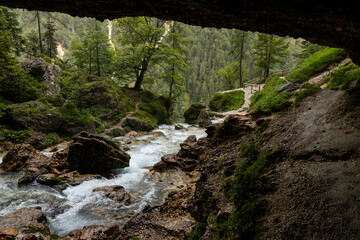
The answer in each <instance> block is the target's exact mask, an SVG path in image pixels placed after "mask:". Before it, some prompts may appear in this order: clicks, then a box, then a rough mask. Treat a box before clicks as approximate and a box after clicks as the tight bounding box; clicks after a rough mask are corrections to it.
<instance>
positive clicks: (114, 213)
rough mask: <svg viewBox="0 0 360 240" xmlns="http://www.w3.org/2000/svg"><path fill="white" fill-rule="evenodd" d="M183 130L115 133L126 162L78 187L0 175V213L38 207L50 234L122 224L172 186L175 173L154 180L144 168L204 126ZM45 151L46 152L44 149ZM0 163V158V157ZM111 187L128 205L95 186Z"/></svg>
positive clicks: (164, 128) (200, 134) (199, 133)
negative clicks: (125, 147)
mask: <svg viewBox="0 0 360 240" xmlns="http://www.w3.org/2000/svg"><path fill="white" fill-rule="evenodd" d="M183 126H184V127H185V129H182V130H175V129H174V126H165V125H164V126H160V127H159V128H158V129H156V130H154V131H152V132H151V133H149V134H146V135H142V136H139V137H119V138H115V140H117V141H120V142H122V143H128V142H131V144H129V147H130V150H129V151H128V154H130V156H131V160H130V166H129V167H127V168H124V169H121V170H118V172H117V174H116V176H115V177H114V178H112V179H96V180H91V181H85V182H83V183H82V184H80V185H78V186H68V187H67V188H66V189H65V190H63V191H61V190H56V189H54V188H51V187H47V186H43V185H40V184H38V183H36V182H34V183H32V184H30V185H29V186H26V187H18V186H17V180H18V179H19V178H20V177H21V174H15V173H5V172H2V173H0V216H3V215H5V214H7V213H10V212H13V211H15V210H17V209H20V208H24V207H34V206H40V207H41V208H42V210H43V212H44V213H45V215H46V216H47V219H48V224H49V227H50V229H51V231H52V232H54V233H57V234H59V235H65V234H66V233H68V232H69V231H71V230H74V229H79V228H82V227H84V226H86V225H93V224H96V225H102V224H124V223H125V222H126V221H127V220H128V219H129V218H130V217H132V216H133V215H134V214H135V213H137V212H139V211H141V210H142V209H143V208H144V207H145V206H146V205H148V204H149V205H155V204H161V203H162V201H163V195H164V194H163V193H164V191H165V190H166V189H167V188H168V186H167V185H169V184H170V185H174V186H176V185H177V184H178V183H179V182H178V179H177V178H176V175H169V176H165V178H169V177H171V179H167V180H166V179H165V180H164V181H158V180H159V179H156V178H154V176H149V174H148V172H149V171H148V170H147V169H145V168H144V167H147V166H153V165H154V164H155V163H157V162H158V161H160V159H161V156H163V155H165V154H169V153H176V152H177V151H178V150H179V149H180V147H179V144H180V143H182V142H183V141H184V140H185V139H186V138H187V137H188V136H190V135H196V136H197V138H200V137H204V136H205V135H206V134H205V131H204V129H199V128H196V127H192V126H188V125H185V124H184V125H183ZM46 154H47V155H50V154H51V153H46ZM0 161H1V159H0ZM110 185H122V186H124V188H125V190H126V191H127V192H129V193H130V194H132V195H133V196H134V198H135V200H134V201H133V202H132V204H131V205H129V206H123V207H121V208H118V207H115V206H114V204H113V202H112V200H109V199H107V198H105V197H103V195H102V194H101V193H100V192H95V193H94V192H92V190H93V189H94V188H97V187H102V186H110Z"/></svg>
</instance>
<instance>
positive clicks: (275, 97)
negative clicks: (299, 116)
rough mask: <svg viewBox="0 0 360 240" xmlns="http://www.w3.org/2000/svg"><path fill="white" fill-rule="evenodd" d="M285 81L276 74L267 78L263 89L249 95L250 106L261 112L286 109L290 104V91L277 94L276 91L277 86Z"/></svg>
mask: <svg viewBox="0 0 360 240" xmlns="http://www.w3.org/2000/svg"><path fill="white" fill-rule="evenodd" d="M286 83H287V82H286V80H284V79H281V78H279V77H277V76H272V77H270V78H268V79H267V80H266V82H265V84H266V85H265V87H264V89H263V90H262V91H260V92H256V93H255V94H254V95H253V96H252V97H251V104H250V108H251V109H253V110H254V111H255V112H263V113H271V112H279V111H284V110H285V111H286V110H287V109H288V108H289V107H290V106H291V102H290V101H289V98H290V96H291V93H280V94H278V93H277V92H276V90H277V89H278V88H279V87H281V86H283V85H284V84H286Z"/></svg>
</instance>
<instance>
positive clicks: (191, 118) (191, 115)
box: [184, 103, 206, 124]
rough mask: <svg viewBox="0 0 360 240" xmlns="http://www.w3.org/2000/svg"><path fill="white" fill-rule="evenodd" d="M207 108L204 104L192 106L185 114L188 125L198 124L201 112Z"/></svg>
mask: <svg viewBox="0 0 360 240" xmlns="http://www.w3.org/2000/svg"><path fill="white" fill-rule="evenodd" d="M205 108H206V106H205V105H204V104H202V103H193V104H191V106H190V107H189V108H188V109H187V110H186V111H185V112H184V118H185V122H186V123H188V124H196V123H197V120H198V117H199V114H200V111H201V110H202V109H205Z"/></svg>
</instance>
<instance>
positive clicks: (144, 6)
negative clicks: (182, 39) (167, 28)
mask: <svg viewBox="0 0 360 240" xmlns="http://www.w3.org/2000/svg"><path fill="white" fill-rule="evenodd" d="M0 5H5V6H8V7H13V8H25V9H28V10H40V11H56V12H62V13H68V14H70V15H72V16H79V17H94V18H97V19H98V20H104V19H114V18H119V17H125V16H151V17H157V18H161V19H166V20H176V21H181V22H184V23H187V24H191V25H198V26H202V27H216V28H238V29H241V30H248V31H258V32H265V33H272V34H277V35H280V36H291V37H295V38H298V37H301V38H304V39H307V40H309V41H311V42H314V43H318V44H322V45H327V46H331V47H341V48H345V49H346V50H348V53H349V55H350V57H351V58H352V59H353V60H354V61H355V62H356V63H357V64H360V46H359V39H360V28H359V25H360V13H359V8H358V7H357V6H356V2H354V1H352V2H350V1H324V0H318V1H314V0H312V1H309V0H293V1H290V0H289V1H283V0H282V1H281V0H275V1H268V0H238V1H234V0H232V1H230V0H195V1H194V0H192V1H190V0H99V1H97V0H75V1H74V0H36V1H30V0H0Z"/></svg>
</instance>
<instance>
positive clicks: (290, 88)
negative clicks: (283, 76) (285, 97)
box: [276, 83, 300, 93]
mask: <svg viewBox="0 0 360 240" xmlns="http://www.w3.org/2000/svg"><path fill="white" fill-rule="evenodd" d="M299 88H300V84H298V83H288V84H285V85H284V86H281V87H279V88H278V89H277V90H276V92H278V93H282V92H293V91H295V90H297V89H299Z"/></svg>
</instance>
